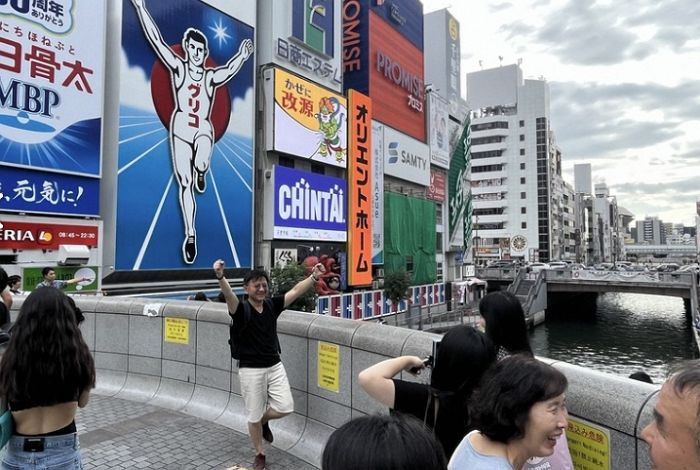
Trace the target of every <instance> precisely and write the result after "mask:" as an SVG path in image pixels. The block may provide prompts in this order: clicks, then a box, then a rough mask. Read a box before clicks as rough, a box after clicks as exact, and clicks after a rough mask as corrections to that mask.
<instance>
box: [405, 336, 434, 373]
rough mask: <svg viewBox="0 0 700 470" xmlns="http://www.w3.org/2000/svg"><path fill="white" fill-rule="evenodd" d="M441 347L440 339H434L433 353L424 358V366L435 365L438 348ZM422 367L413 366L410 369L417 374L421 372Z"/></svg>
mask: <svg viewBox="0 0 700 470" xmlns="http://www.w3.org/2000/svg"><path fill="white" fill-rule="evenodd" d="M439 348H440V341H439V340H437V341H435V340H434V341H433V350H432V354H430V355H429V356H428V357H426V358H425V359H423V367H424V368H425V367H431V368H432V367H435V364H436V363H437V354H438V349H439ZM420 369H421V368H420V367H411V368H410V369H409V372H410V373H412V374H417V373H418V372H420Z"/></svg>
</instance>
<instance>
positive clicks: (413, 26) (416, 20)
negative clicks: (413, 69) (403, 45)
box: [369, 0, 423, 51]
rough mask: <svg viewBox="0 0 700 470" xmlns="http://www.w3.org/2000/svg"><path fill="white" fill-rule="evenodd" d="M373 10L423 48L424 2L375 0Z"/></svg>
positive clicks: (414, 0)
mask: <svg viewBox="0 0 700 470" xmlns="http://www.w3.org/2000/svg"><path fill="white" fill-rule="evenodd" d="M369 3H371V4H372V11H373V12H374V13H376V14H377V15H379V16H380V17H381V18H382V19H383V20H384V21H386V22H387V23H389V24H390V25H391V27H392V28H394V29H395V30H396V31H398V32H399V33H400V34H401V35H402V36H403V37H405V38H406V39H408V40H409V41H410V42H411V43H413V45H414V46H416V47H417V48H418V49H419V50H421V51H422V50H423V4H422V3H421V2H420V1H419V0H375V1H372V2H369Z"/></svg>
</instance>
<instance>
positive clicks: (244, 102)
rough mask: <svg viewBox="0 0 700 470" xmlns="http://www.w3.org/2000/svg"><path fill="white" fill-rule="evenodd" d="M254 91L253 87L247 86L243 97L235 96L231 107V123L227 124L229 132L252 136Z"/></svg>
mask: <svg viewBox="0 0 700 470" xmlns="http://www.w3.org/2000/svg"><path fill="white" fill-rule="evenodd" d="M254 99H255V93H254V91H253V87H250V88H248V91H246V93H245V96H244V97H243V99H241V98H235V99H234V100H233V107H232V108H231V124H229V126H230V129H231V132H233V133H234V134H237V135H240V136H243V137H248V138H250V139H252V138H253V128H254V125H253V123H254V122H255V117H254V115H253V100H254Z"/></svg>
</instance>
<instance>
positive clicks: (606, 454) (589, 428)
mask: <svg viewBox="0 0 700 470" xmlns="http://www.w3.org/2000/svg"><path fill="white" fill-rule="evenodd" d="M566 440H567V442H568V444H569V453H570V454H571V461H572V462H573V464H574V469H575V470H610V431H609V430H607V429H605V428H603V427H600V426H596V425H595V424H593V423H589V422H588V421H584V420H582V419H579V418H571V417H569V427H568V428H567V429H566Z"/></svg>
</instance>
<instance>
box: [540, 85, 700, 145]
mask: <svg viewBox="0 0 700 470" xmlns="http://www.w3.org/2000/svg"><path fill="white" fill-rule="evenodd" d="M550 89H551V113H552V127H553V129H554V130H555V132H556V135H557V140H558V142H559V144H560V146H561V147H562V150H563V152H564V155H566V156H567V157H572V158H575V159H576V158H597V157H601V156H609V155H612V154H615V153H616V152H620V151H624V150H628V149H642V148H645V147H649V146H654V145H658V144H661V143H664V142H671V141H672V140H674V139H676V138H678V137H680V136H682V135H683V134H684V131H683V129H682V127H683V125H684V124H686V123H687V122H688V121H691V120H700V117H699V116H698V114H697V110H698V108H699V107H700V82H687V83H683V84H680V85H678V86H675V87H667V86H663V85H658V84H632V83H623V84H618V85H600V84H595V83H583V84H579V83H574V82H551V83H550ZM655 112H656V113H661V115H662V116H663V117H662V118H661V119H651V118H650V117H649V116H650V115H654V113H655Z"/></svg>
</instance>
